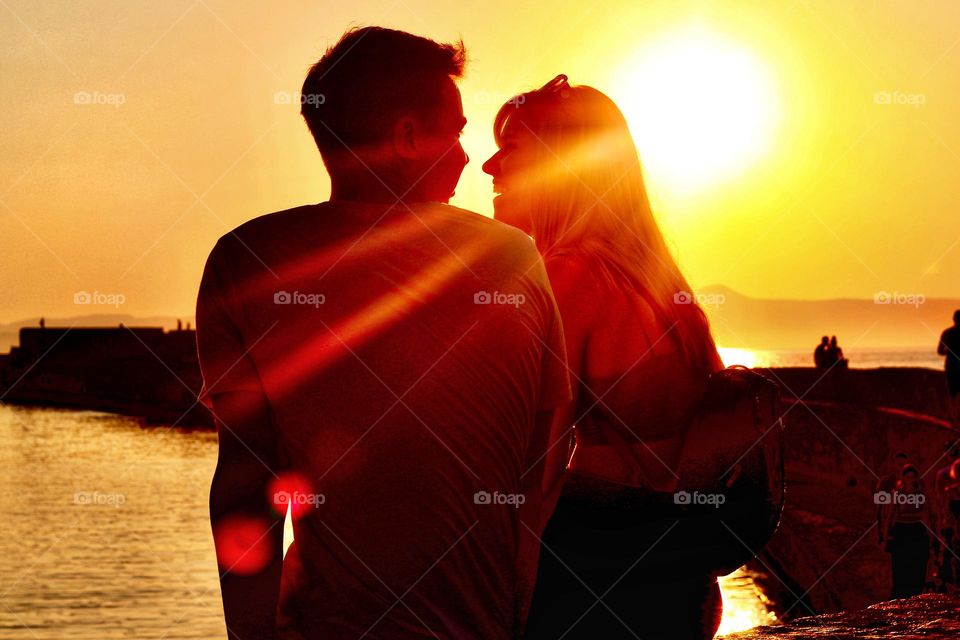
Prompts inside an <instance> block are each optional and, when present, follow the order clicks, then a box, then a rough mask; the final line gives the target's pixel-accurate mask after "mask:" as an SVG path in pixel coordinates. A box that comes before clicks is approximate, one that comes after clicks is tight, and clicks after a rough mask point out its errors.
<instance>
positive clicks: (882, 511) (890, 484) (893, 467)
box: [873, 451, 909, 546]
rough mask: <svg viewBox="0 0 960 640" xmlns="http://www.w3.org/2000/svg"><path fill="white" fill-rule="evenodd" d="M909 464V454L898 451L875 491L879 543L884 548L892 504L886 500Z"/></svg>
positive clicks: (878, 481)
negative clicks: (886, 525) (902, 471)
mask: <svg viewBox="0 0 960 640" xmlns="http://www.w3.org/2000/svg"><path fill="white" fill-rule="evenodd" d="M908 462H909V460H908V459H907V454H905V453H904V452H902V451H898V452H897V453H896V454H894V456H893V458H892V459H891V460H890V462H889V464H888V466H887V473H885V474H884V475H883V476H881V477H880V479H879V480H877V486H876V487H875V488H874V490H873V493H874V496H875V498H876V499H875V500H874V502H875V503H876V505H877V542H878V544H880V546H883V542H884V537H885V536H884V533H883V532H884V525H885V523H886V521H887V518H888V513H887V512H888V511H889V510H890V502H889V501H887V500H885V499H884V498H886V497H887V496H892V495H893V492H894V491H895V490H896V488H897V483H898V482H899V481H900V471H901V470H902V469H903V467H904V465H906V464H907V463H908Z"/></svg>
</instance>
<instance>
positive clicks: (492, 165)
mask: <svg viewBox="0 0 960 640" xmlns="http://www.w3.org/2000/svg"><path fill="white" fill-rule="evenodd" d="M483 172H484V173H486V174H487V175H491V176H493V177H494V178H496V177H497V174H498V173H500V152H499V151H498V152H496V153H495V154H493V155H492V156H490V157H489V158H487V161H486V162H484V163H483Z"/></svg>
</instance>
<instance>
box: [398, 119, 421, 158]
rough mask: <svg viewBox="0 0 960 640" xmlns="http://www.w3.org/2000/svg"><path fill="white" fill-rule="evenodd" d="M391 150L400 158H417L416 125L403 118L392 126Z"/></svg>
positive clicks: (413, 121) (412, 120)
mask: <svg viewBox="0 0 960 640" xmlns="http://www.w3.org/2000/svg"><path fill="white" fill-rule="evenodd" d="M393 148H394V151H396V152H397V155H398V156H400V157H401V158H408V159H412V158H416V157H417V123H416V121H415V120H414V119H413V118H411V117H410V116H403V117H402V118H400V119H399V120H397V122H396V123H395V124H394V125H393Z"/></svg>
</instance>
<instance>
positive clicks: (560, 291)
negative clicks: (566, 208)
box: [547, 251, 722, 482]
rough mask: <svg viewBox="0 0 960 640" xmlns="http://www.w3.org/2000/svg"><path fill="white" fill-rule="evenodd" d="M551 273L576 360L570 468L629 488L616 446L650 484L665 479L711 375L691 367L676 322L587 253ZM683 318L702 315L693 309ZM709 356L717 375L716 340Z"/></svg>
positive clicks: (556, 261) (566, 259)
mask: <svg viewBox="0 0 960 640" xmlns="http://www.w3.org/2000/svg"><path fill="white" fill-rule="evenodd" d="M547 269H548V271H549V272H550V277H551V283H552V284H553V287H554V292H555V295H556V297H557V303H558V305H559V306H560V313H561V317H562V318H563V322H564V326H565V328H567V329H566V330H567V351H568V353H571V352H574V353H575V354H576V355H575V356H574V357H571V368H572V369H573V370H572V372H571V379H572V381H573V382H574V384H577V385H578V386H579V389H578V393H577V394H576V395H577V404H576V407H575V411H574V413H575V415H574V420H575V421H576V429H575V433H576V442H577V451H576V453H575V455H574V460H573V462H572V464H571V469H573V470H575V471H580V472H585V473H588V474H591V475H601V477H606V478H608V479H613V480H616V481H620V482H627V480H628V476H629V466H628V465H627V463H625V462H624V461H623V460H622V456H621V455H620V454H617V453H616V451H614V450H613V449H611V444H613V445H615V446H616V445H617V444H619V443H617V442H612V440H618V439H619V440H621V441H622V442H625V443H627V444H628V446H629V447H630V449H631V450H634V451H635V452H636V453H637V454H638V456H639V458H640V459H641V461H642V463H643V466H644V467H646V469H645V471H646V473H647V474H648V475H651V476H652V479H656V478H658V477H661V476H662V475H663V474H664V473H665V472H667V467H668V466H669V465H671V464H672V463H673V462H674V461H675V460H674V459H675V457H676V455H677V454H678V452H679V446H680V445H681V444H682V436H683V433H684V431H685V428H686V425H687V424H689V422H690V420H691V419H692V418H693V415H694V414H695V412H696V410H697V407H698V405H699V403H700V399H701V397H702V395H703V391H704V387H705V383H706V378H707V375H708V373H709V371H707V370H703V368H702V367H694V366H691V365H689V364H688V363H687V362H686V360H685V358H684V356H683V351H682V350H681V345H680V344H679V343H678V340H677V337H676V332H675V331H673V330H672V328H673V325H672V322H667V321H664V320H663V319H661V318H658V317H657V314H656V313H655V311H654V308H653V306H652V305H651V303H650V301H648V300H647V298H646V297H645V296H644V295H643V294H641V293H640V292H639V291H638V290H637V289H636V288H634V287H632V286H631V285H630V284H629V283H627V282H624V281H620V280H618V279H616V278H610V277H606V276H605V274H604V273H603V270H602V268H601V267H600V266H599V264H598V261H597V260H596V259H594V258H591V257H590V256H589V255H588V254H586V253H585V252H582V251H576V252H565V253H564V254H563V255H561V256H556V257H553V258H551V259H550V260H548V261H547ZM683 312H691V313H695V312H698V311H697V310H696V309H695V308H693V307H689V306H688V307H686V308H685V309H684V310H683ZM705 339H707V340H709V336H705ZM708 351H710V352H711V354H712V355H713V356H714V357H713V358H712V360H713V361H712V362H711V363H710V364H709V365H708V367H709V369H710V370H716V369H719V368H720V367H721V366H722V365H721V364H720V360H719V356H716V349H715V347H714V346H713V344H712V341H710V345H709V350H708ZM611 476H612V477H611Z"/></svg>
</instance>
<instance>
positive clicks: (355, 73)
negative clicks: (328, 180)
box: [300, 27, 466, 168]
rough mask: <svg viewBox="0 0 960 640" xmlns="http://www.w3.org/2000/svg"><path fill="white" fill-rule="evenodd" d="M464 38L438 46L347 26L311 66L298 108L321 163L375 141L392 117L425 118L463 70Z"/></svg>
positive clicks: (398, 34)
mask: <svg viewBox="0 0 960 640" xmlns="http://www.w3.org/2000/svg"><path fill="white" fill-rule="evenodd" d="M465 63H466V51H465V49H464V46H463V42H462V41H459V42H457V43H455V44H441V43H438V42H434V41H433V40H430V39H428V38H422V37H420V36H415V35H413V34H411V33H406V32H404V31H396V30H394V29H384V28H382V27H362V28H355V29H351V30H349V31H347V32H346V33H345V34H344V35H343V37H341V38H340V41H339V42H337V43H336V44H335V45H333V46H332V47H330V48H329V49H327V52H326V53H325V54H324V55H323V57H321V58H320V60H319V61H318V62H317V63H316V64H315V65H313V66H312V67H311V68H310V71H309V72H308V73H307V77H306V79H305V80H304V82H303V89H302V91H301V99H300V102H301V108H300V113H301V114H302V115H303V118H304V120H306V122H307V127H309V129H310V133H311V134H313V139H314V140H315V141H316V143H317V148H318V149H319V150H320V155H321V156H322V157H323V159H324V162H325V163H328V168H329V160H330V158H331V156H334V155H336V154H337V152H340V151H346V150H348V149H351V148H353V147H359V146H364V145H368V144H373V143H378V142H382V141H384V140H386V139H387V137H388V136H389V135H390V133H391V130H392V127H393V124H394V123H395V122H396V120H397V118H399V117H402V116H404V115H412V116H419V117H421V118H422V119H423V120H424V121H427V122H429V121H430V120H431V117H432V116H433V115H434V114H435V113H436V108H437V106H438V105H439V104H441V96H442V91H443V88H444V84H445V82H446V81H447V80H448V79H449V78H459V77H460V76H462V75H463V67H464V65H465Z"/></svg>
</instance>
